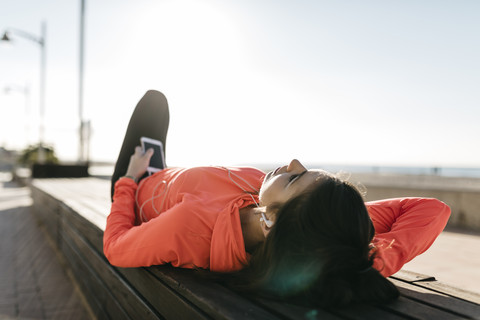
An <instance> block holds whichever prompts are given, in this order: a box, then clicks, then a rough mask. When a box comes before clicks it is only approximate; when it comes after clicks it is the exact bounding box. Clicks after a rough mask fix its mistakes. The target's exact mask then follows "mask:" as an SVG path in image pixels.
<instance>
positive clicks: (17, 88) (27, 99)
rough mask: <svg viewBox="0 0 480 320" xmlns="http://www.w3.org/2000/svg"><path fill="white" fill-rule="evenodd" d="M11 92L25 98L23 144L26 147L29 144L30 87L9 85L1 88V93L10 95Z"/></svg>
mask: <svg viewBox="0 0 480 320" xmlns="http://www.w3.org/2000/svg"><path fill="white" fill-rule="evenodd" d="M11 91H17V92H20V93H22V94H23V95H24V96H25V142H26V146H28V145H29V144H30V138H29V137H30V126H29V118H30V86H29V85H28V84H27V85H25V86H19V85H9V86H6V87H5V88H3V92H4V93H6V94H8V93H10V92H11Z"/></svg>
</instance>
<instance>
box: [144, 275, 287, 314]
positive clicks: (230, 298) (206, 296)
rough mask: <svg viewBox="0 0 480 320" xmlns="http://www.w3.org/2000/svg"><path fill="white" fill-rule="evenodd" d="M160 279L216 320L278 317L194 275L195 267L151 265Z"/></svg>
mask: <svg viewBox="0 0 480 320" xmlns="http://www.w3.org/2000/svg"><path fill="white" fill-rule="evenodd" d="M148 271H150V272H152V274H154V275H155V276H156V277H157V278H158V279H159V280H161V281H162V282H164V283H165V284H166V285H168V286H170V287H171V288H172V289H174V290H175V291H176V292H178V293H180V294H181V295H182V296H183V297H185V298H186V299H188V300H189V301H191V302H192V303H193V304H195V305H196V306H197V307H199V308H200V309H202V310H203V311H204V312H205V313H207V314H209V315H210V316H211V317H213V318H216V319H223V318H226V319H277V318H278V317H277V316H276V315H274V314H272V313H271V312H269V311H268V310H265V309H263V308H261V307H259V306H258V305H256V304H254V303H252V302H251V301H250V300H248V299H246V298H244V297H242V296H241V295H239V294H237V293H235V292H233V291H231V290H229V289H227V288H225V287H223V286H221V285H219V284H217V283H212V282H211V281H207V280H205V279H202V278H200V277H199V276H197V275H195V271H194V270H188V269H180V268H173V267H171V266H154V267H150V268H148Z"/></svg>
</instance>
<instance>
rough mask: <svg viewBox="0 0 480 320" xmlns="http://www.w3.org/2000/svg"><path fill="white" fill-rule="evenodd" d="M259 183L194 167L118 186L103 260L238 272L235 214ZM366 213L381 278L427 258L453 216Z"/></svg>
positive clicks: (377, 206) (444, 212) (257, 177)
mask: <svg viewBox="0 0 480 320" xmlns="http://www.w3.org/2000/svg"><path fill="white" fill-rule="evenodd" d="M264 176H265V174H264V173H263V172H262V171H260V170H258V169H255V168H223V167H198V168H191V169H183V168H169V169H165V170H163V171H160V172H158V173H156V174H154V175H153V176H151V177H149V178H146V179H144V180H142V181H141V183H140V184H139V186H138V187H137V185H136V184H135V183H134V182H133V180H131V179H128V178H122V179H120V180H118V181H117V183H116V185H115V194H114V198H113V203H112V209H111V213H110V215H109V216H108V218H107V226H106V229H105V233H104V239H103V243H104V252H105V255H106V257H107V258H108V260H109V261H110V263H111V264H113V265H115V266H119V267H141V266H151V265H158V264H165V263H171V264H172V265H173V266H175V267H183V268H193V267H200V268H205V269H210V270H213V271H235V270H239V269H241V268H242V267H244V266H245V264H247V263H248V255H247V253H246V251H245V246H244V242H243V235H242V230H241V225H240V216H239V209H240V208H243V207H246V206H249V205H251V204H253V203H254V202H253V200H252V197H251V196H250V195H249V194H248V193H245V192H244V191H243V190H242V188H243V189H245V190H246V191H248V192H255V189H257V190H258V189H259V188H260V186H261V184H262V181H263V178H264ZM240 177H241V178H240ZM242 179H243V180H242ZM232 180H233V181H234V182H232ZM237 184H239V185H240V186H241V188H240V187H239V186H238V185H237ZM137 189H138V190H137ZM253 197H255V200H256V201H258V198H257V196H256V195H253ZM367 208H368V211H369V214H370V216H371V218H372V221H373V223H374V225H375V229H376V235H375V238H374V240H373V244H374V246H375V249H374V250H376V252H377V259H376V260H375V264H374V267H375V268H376V269H377V270H379V271H380V272H381V273H382V274H383V275H384V276H389V275H392V274H393V273H395V272H397V271H398V270H400V269H401V267H402V266H403V265H404V264H405V263H407V262H408V261H410V260H411V259H413V258H414V257H415V256H417V255H419V254H421V253H422V252H424V251H425V250H427V249H428V248H429V247H430V245H431V244H432V243H433V241H434V240H435V238H436V237H437V236H438V235H439V234H440V232H441V231H442V230H443V228H444V227H445V225H446V223H447V220H448V217H449V215H450V209H449V207H448V206H447V205H445V204H444V203H442V202H440V201H438V200H436V199H423V198H403V199H389V200H382V201H374V202H368V203H367Z"/></svg>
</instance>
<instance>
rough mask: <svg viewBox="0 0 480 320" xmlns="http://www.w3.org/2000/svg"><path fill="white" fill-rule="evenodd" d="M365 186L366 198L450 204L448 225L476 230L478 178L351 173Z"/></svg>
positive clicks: (478, 219)
mask: <svg viewBox="0 0 480 320" xmlns="http://www.w3.org/2000/svg"><path fill="white" fill-rule="evenodd" d="M349 180H350V181H351V182H354V183H355V182H357V181H358V182H361V183H362V184H363V185H364V186H365V187H366V188H367V196H366V199H367V201H372V200H379V199H386V198H397V197H429V198H437V199H439V200H441V201H443V202H445V203H446V204H448V205H449V206H450V208H451V209H452V215H451V217H450V220H449V222H448V225H449V226H452V227H460V228H464V229H469V230H475V231H480V179H475V178H453V177H441V176H429V175H402V174H365V173H356V174H352V176H351V178H350V179H349Z"/></svg>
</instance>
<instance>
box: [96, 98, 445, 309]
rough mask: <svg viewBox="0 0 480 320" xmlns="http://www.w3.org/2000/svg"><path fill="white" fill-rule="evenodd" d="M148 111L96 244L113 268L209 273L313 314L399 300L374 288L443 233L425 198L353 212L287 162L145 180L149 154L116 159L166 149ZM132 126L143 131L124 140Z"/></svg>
mask: <svg viewBox="0 0 480 320" xmlns="http://www.w3.org/2000/svg"><path fill="white" fill-rule="evenodd" d="M153 105H156V106H155V107H153ZM159 106H163V107H159ZM148 108H152V109H155V110H159V109H162V110H163V115H164V116H165V115H166V116H167V117H168V107H166V100H165V98H164V96H163V95H161V94H160V93H159V92H155V91H149V92H147V94H146V95H145V97H144V98H142V100H141V101H140V102H139V104H138V105H137V108H136V110H135V112H134V115H133V116H132V120H131V122H130V124H129V129H127V134H126V137H125V140H124V145H123V147H122V151H121V153H120V156H119V161H118V162H117V166H116V170H115V174H114V176H113V179H112V190H114V196H113V203H112V210H111V213H110V215H109V217H108V219H107V226H106V229H105V234H104V252H105V255H106V257H107V258H108V260H109V261H110V263H112V264H113V265H116V266H119V267H140V266H151V265H158V264H166V263H170V264H172V265H173V266H175V267H183V268H201V269H209V270H211V271H214V272H218V273H222V275H221V276H219V278H221V279H222V280H223V282H225V283H226V284H227V285H229V286H231V287H233V288H236V289H238V290H243V291H246V292H252V293H256V294H261V295H264V296H270V297H274V298H280V299H289V300H292V299H295V298H297V299H300V300H302V301H304V302H307V303H309V304H313V305H319V306H336V305H346V304H349V303H353V302H369V303H384V302H387V301H390V300H392V299H394V298H396V297H397V296H398V290H397V289H396V288H395V286H394V285H393V284H392V283H391V282H389V281H388V280H387V279H386V278H385V277H387V276H390V275H392V274H393V273H395V272H397V271H398V270H400V269H401V267H402V266H403V265H404V264H405V263H406V262H408V261H410V260H411V259H413V258H414V257H415V256H417V255H419V254H421V253H422V252H424V251H425V250H427V249H428V247H430V245H431V244H432V243H433V241H434V240H435V238H436V237H437V236H438V234H439V233H440V232H441V231H442V230H443V228H444V227H445V225H446V223H447V220H448V217H449V214H450V209H449V208H448V206H446V205H445V204H444V203H442V202H440V201H438V200H436V199H422V198H403V199H389V200H383V201H375V202H368V203H364V200H363V198H362V196H361V195H360V193H359V192H358V191H357V190H356V188H355V187H354V186H353V185H351V184H350V183H349V182H346V181H342V180H341V179H338V178H336V177H335V176H334V175H332V174H330V173H327V172H325V171H322V170H307V169H306V168H305V167H304V166H303V165H302V164H301V163H300V162H299V161H298V160H293V161H291V162H290V164H288V165H285V166H283V167H279V168H277V169H275V170H274V171H272V172H269V173H267V174H265V173H263V172H262V171H260V170H258V169H255V168H248V167H245V168H227V167H199V168H191V169H184V168H167V169H164V170H162V171H160V172H158V173H156V174H154V175H152V176H149V177H146V178H144V174H145V171H146V168H147V165H148V162H149V159H150V157H151V156H152V150H147V152H145V153H142V150H141V149H140V147H136V148H135V152H134V154H133V155H132V156H131V157H130V161H129V162H128V160H127V161H125V159H124V158H125V153H126V152H127V150H128V149H129V148H130V150H133V149H134V148H133V145H134V144H135V143H136V144H138V141H139V137H140V136H142V135H146V136H150V137H153V138H156V139H159V140H162V141H163V142H164V143H165V138H166V129H165V128H164V127H161V128H160V129H159V128H158V127H159V126H158V125H156V123H158V121H159V120H158V118H157V119H156V122H155V121H154V120H152V117H151V116H146V114H148V113H149V112H147V111H148ZM165 110H166V111H165ZM139 114H143V119H142V116H138V115H139ZM134 119H135V120H134ZM139 120H145V121H153V122H152V124H151V125H145V124H143V125H142V126H139V125H138V122H136V121H139ZM135 123H137V125H136V124H135ZM165 123H166V124H167V128H168V120H167V121H166V122H165V121H164V124H165ZM138 127H141V128H143V130H144V131H143V132H136V133H135V134H132V130H133V129H132V128H138ZM149 128H150V129H149ZM151 128H154V129H153V130H154V131H155V130H157V131H156V132H152V131H150V132H149V130H152V129H151ZM158 130H159V131H158ZM159 132H160V133H159ZM136 135H140V136H136ZM120 158H122V159H120ZM127 159H128V158H127ZM127 162H128V165H125V163H127ZM119 163H122V164H121V165H119ZM122 171H123V173H122V174H125V176H123V177H120V173H119V172H122ZM142 178H143V179H142ZM139 180H141V181H140V182H139V183H138V184H137V182H138V181H139ZM113 185H114V187H113Z"/></svg>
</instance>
